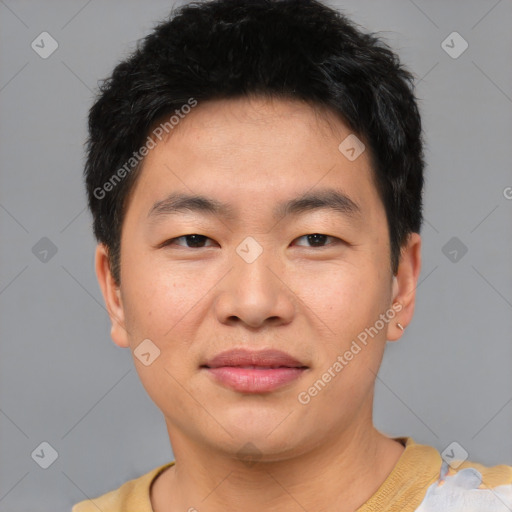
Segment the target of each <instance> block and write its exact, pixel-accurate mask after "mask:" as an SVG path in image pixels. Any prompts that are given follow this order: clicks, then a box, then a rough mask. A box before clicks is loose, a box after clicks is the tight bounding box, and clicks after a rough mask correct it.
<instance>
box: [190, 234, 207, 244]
mask: <svg viewBox="0 0 512 512" xmlns="http://www.w3.org/2000/svg"><path fill="white" fill-rule="evenodd" d="M187 239H188V242H190V240H191V239H192V243H191V244H190V243H189V245H192V246H193V247H201V246H202V244H204V241H205V236H204V235H187Z"/></svg>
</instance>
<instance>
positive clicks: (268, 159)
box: [96, 97, 421, 512]
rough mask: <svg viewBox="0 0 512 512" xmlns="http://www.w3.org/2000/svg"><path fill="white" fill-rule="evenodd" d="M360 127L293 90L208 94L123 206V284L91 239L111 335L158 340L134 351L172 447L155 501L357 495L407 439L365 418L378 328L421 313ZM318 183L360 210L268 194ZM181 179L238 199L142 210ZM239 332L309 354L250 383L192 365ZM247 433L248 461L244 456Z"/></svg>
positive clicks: (294, 507)
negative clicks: (142, 356) (253, 246)
mask: <svg viewBox="0 0 512 512" xmlns="http://www.w3.org/2000/svg"><path fill="white" fill-rule="evenodd" d="M350 133H351V132H350V130H349V129H348V128H347V126H346V125H345V124H344V123H343V122H342V121H341V120H340V119H339V118H337V117H335V116H334V115H333V114H332V113H330V112H328V111H323V110H320V109H316V110H313V109H312V107H311V106H308V105H306V104H304V103H301V102H298V101H293V100H289V101H287V100H282V99H280V100H269V99H263V98H257V97H254V98H251V99H249V98H242V99H237V100H216V101H210V102H204V103H200V104H199V105H198V106H197V107H195V108H194V109H193V110H192V111H191V112H190V113H189V114H188V115H187V116H186V118H185V119H183V120H182V121H180V124H179V125H178V126H177V127H176V129H175V130H173V131H172V132H171V134H170V136H169V137H167V138H166V139H164V140H162V141H161V142H159V143H158V145H157V146H156V147H155V148H154V149H153V150H151V151H150V153H149V154H148V155H147V157H146V158H145V161H144V165H143V169H142V174H141V176H140V179H139V181H138V182H137V184H136V187H135V189H134V192H133V195H132V196H131V199H130V202H129V205H128V209H127V214H126V217H125V220H124V224H123V231H122V237H121V285H120V288H117V287H116V286H115V284H114V281H113V279H112V276H111V274H110V267H109V261H108V254H107V251H106V248H105V247H104V246H103V245H102V244H99V245H98V247H97V250H96V272H97V276H98V280H99V284H100V287H101V290H102V292H103V295H104V298H105V302H106V305H107V308H108V310H109V314H110V317H111V321H112V330H111V335H112V339H113V340H114V342H115V343H116V344H117V345H118V346H120V347H129V348H130V349H131V350H132V351H133V350H135V348H136V347H137V346H138V345H139V344H140V343H141V342H142V340H144V339H147V338H149V339H150V340H152V342H153V343H154V344H155V345H156V346H157V347H158V348H159V349H160V355H159V357H157V358H156V359H155V360H154V362H152V363H151V364H150V365H149V366H145V365H144V364H142V363H141V361H139V359H138V358H137V357H134V364H135V367H136V369H137V372H138V374H139V376H140V379H141V381H142V384H143V385H144V387H145V389H146V390H147V392H148V394H149V396H150V397H151V398H152V400H153V401H154V402H155V403H156V405H157V406H158V407H159V408H160V409H161V411H162V413H163V414H164V417H165V421H166V425H167V430H168V433H169V439H170V442H171V445H172V448H173V452H174V455H175V460H176V465H175V466H173V467H171V468H169V469H167V470H166V471H164V472H163V473H162V474H161V475H160V477H159V478H157V479H156V481H155V483H154V485H153V487H152V490H151V501H152V506H153V509H154V510H155V512H174V511H178V510H180V511H185V510H189V509H190V508H191V507H195V508H196V509H197V510H200V511H201V512H203V511H204V512H208V511H225V510H245V511H261V510H280V511H303V510H316V511H337V512H340V511H352V510H355V509H356V508H357V507H359V506H361V505H362V504H363V503H364V502H365V501H366V500H367V499H368V498H370V496H372V494H374V493H375V492H376V491H377V489H378V488H379V486H380V485H381V484H382V482H383V481H384V480H385V478H386V477H387V476H388V475H389V473H390V472H391V471H392V469H393V467H394V466H395V464H396V463H397V461H398V459H399V458H400V456H401V455H402V453H403V450H404V448H403V446H402V445H401V444H400V443H398V442H397V441H395V440H393V439H391V438H389V437H387V436H385V435H384V434H382V433H381V432H379V431H378V430H377V429H376V428H375V427H374V426H373V421H372V407H373V394H374V385H375V379H376V374H377V372H378V369H379V366H380V363H381V360H382V356H383V352H384V348H385V345H386V341H387V340H388V341H395V340H397V339H399V338H400V336H401V335H402V331H401V330H400V329H399V328H398V327H397V325H396V324H397V322H400V323H401V324H402V325H403V326H407V325H408V324H409V323H410V321H411V319H412V316H413V312H414V304H415V288H416V285H417V280H418V276H419V273H420V267H421V255H420V250H421V238H420V236H419V234H417V233H413V234H412V235H411V236H410V238H409V241H408V243H407V245H406V246H404V247H403V250H402V255H401V260H400V266H399V270H398V273H397V275H396V276H395V278H394V277H393V275H392V273H391V270H390V253H389V235H388V226H387V221H386V216H385V211H384V207H383V204H382V202H381V201H380V198H379V196H378V194H377V190H376V188H375V186H374V182H373V179H372V171H371V167H370V161H369V155H368V151H364V152H363V153H362V154H361V155H360V156H359V157H358V158H357V159H356V160H354V161H349V160H348V159H347V158H345V156H344V155H343V154H342V153H341V152H340V151H339V150H338V145H339V144H340V142H341V141H342V140H343V139H344V138H345V137H347V136H348V135H349V134H350ZM320 188H334V189H336V190H338V191H343V192H344V193H345V194H346V195H348V196H349V197H350V198H351V199H352V200H353V201H355V202H356V203H357V204H358V205H359V206H360V208H361V212H362V213H361V218H360V219H357V218H355V217H350V216H348V215H342V214H339V213H337V212H335V211H332V210H328V209H322V210H318V211H309V212H307V213H304V214H302V215H298V216H289V217H286V218H283V219H280V220H277V221H276V220H275V219H274V218H273V217H272V210H273V208H274V206H275V204H276V203H278V202H280V201H283V200H288V199H292V198H296V197H299V196H301V195H302V194H304V193H305V192H308V191H315V190H319V189H320ZM176 191H177V192H185V193H194V194H201V195H205V196H209V197H213V198H215V199H217V200H220V201H222V202H226V203H229V205H231V207H232V210H233V212H234V213H236V214H237V215H238V217H237V218H232V219H224V218H219V217H217V216H208V215H204V214H201V213H198V212H188V213H182V214H173V215H169V216H167V217H165V218H162V219H160V222H159V223H155V224H153V225H151V224H150V223H148V220H147V214H148V211H149V210H150V208H151V206H152V205H153V203H154V202H156V201H158V200H161V199H163V198H164V197H165V196H166V195H167V194H169V193H170V192H176ZM315 233H320V234H325V235H329V237H327V238H325V239H323V241H321V242H320V246H318V247H317V246H315V245H314V241H313V242H311V240H309V239H308V238H307V237H305V235H308V234H315ZM188 234H201V235H205V236H206V237H208V239H206V240H207V241H206V242H204V244H203V245H204V246H203V247H199V248H197V247H194V245H193V243H192V244H191V243H190V241H187V239H184V238H179V239H178V240H174V242H173V243H172V244H171V245H170V246H167V247H161V248H158V245H159V244H161V243H162V242H164V241H166V240H169V239H176V238H177V237H182V236H183V235H188ZM247 236H251V237H253V238H254V239H255V240H256V241H257V242H258V243H259V244H260V246H261V248H262V250H263V252H262V254H261V255H260V256H259V257H258V258H257V259H256V260H255V261H253V262H252V263H247V262H246V261H245V260H244V259H242V258H241V257H240V256H239V254H238V253H237V252H236V248H237V246H238V245H239V244H240V242H241V241H242V240H244V239H245V238H246V237H247ZM330 237H335V238H330ZM338 239H339V241H338V243H332V245H331V242H335V241H336V240H338ZM393 303H400V304H401V305H402V309H401V311H400V312H398V313H397V314H396V316H395V317H394V318H393V319H392V320H391V321H389V322H387V323H386V324H385V327H384V328H382V329H381V330H380V331H379V332H378V335H376V336H374V337H373V338H369V342H368V344H367V346H365V347H364V348H363V349H362V350H361V351H360V352H359V353H358V354H357V355H355V356H354V358H353V359H352V360H351V361H349V363H348V364H347V365H346V366H345V367H344V368H343V370H342V371H341V372H339V374H337V376H336V377H335V378H332V380H331V381H330V382H329V383H328V384H327V385H326V386H325V387H324V388H323V389H322V390H321V392H319V393H318V394H317V395H316V396H315V397H313V398H311V401H310V402H309V403H308V404H305V405H304V404H302V403H300V402H299V401H298V399H297V397H298V394H299V393H300V392H302V391H305V390H307V389H308V388H309V387H310V386H311V385H312V384H313V383H314V382H315V381H317V380H318V379H319V378H320V377H321V376H322V374H324V373H325V372H326V371H327V369H328V368H329V367H332V365H333V363H334V362H335V361H336V358H337V357H338V356H339V355H340V354H344V353H345V351H346V350H347V349H349V347H350V344H351V342H352V341H353V340H355V339H356V338H357V335H358V334H359V333H361V332H362V331H364V329H365V328H368V327H370V326H372V325H374V324H375V322H376V320H377V319H378V318H379V315H380V314H382V313H385V312H386V311H387V310H389V309H390V308H391V305H392V304H393ZM239 347H247V348H250V349H263V348H276V349H280V350H283V351H285V352H288V353H290V354H291V355H292V356H293V357H295V358H296V359H298V360H299V361H301V362H302V363H303V364H304V365H306V366H308V370H306V371H305V372H304V373H303V374H302V375H301V377H299V378H298V379H297V380H295V381H292V382H291V383H289V384H287V385H286V386H284V387H282V388H280V389H278V390H276V391H272V392H270V393H260V394H252V395H249V394H244V393H240V392H237V391H234V390H232V389H229V388H227V387H224V386H222V385H220V384H218V383H217V382H215V381H214V380H213V379H212V378H211V376H210V375H208V374H207V372H205V371H204V370H201V369H200V368H199V367H200V365H201V364H204V363H205V361H206V360H207V359H209V358H211V357H213V356H214V355H216V354H218V353H220V352H222V351H224V350H227V349H231V348H239ZM247 443H251V445H250V446H252V452H251V449H248V448H247V447H246V448H245V451H246V452H247V451H248V452H250V453H245V456H246V457H248V458H249V460H250V458H251V456H252V457H253V459H254V460H253V463H252V464H251V463H247V460H248V459H247V458H245V459H243V460H242V459H241V458H240V453H241V452H240V451H241V450H242V449H243V447H244V446H246V445H247ZM251 454H252V455H251Z"/></svg>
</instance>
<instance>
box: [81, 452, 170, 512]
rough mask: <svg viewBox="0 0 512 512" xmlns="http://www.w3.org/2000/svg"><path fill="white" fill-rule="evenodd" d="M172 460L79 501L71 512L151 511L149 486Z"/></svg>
mask: <svg viewBox="0 0 512 512" xmlns="http://www.w3.org/2000/svg"><path fill="white" fill-rule="evenodd" d="M173 464H174V461H173V462H168V463H166V464H164V465H162V466H159V467H157V468H155V469H152V470H151V471H148V472H147V473H145V474H144V475H142V476H140V477H138V478H134V479H133V480H129V481H128V482H125V483H124V484H123V485H121V487H119V488H118V489H115V490H113V491H110V492H107V493H106V494H103V495H101V496H99V497H97V498H92V499H88V500H85V501H81V502H80V503H77V504H75V505H74V506H73V508H72V510H71V512H98V510H101V511H102V512H122V511H125V510H137V511H138V512H152V508H151V498H150V488H151V484H152V483H153V481H154V480H155V479H156V477H157V476H158V475H159V474H160V473H162V472H163V471H164V470H165V469H167V468H168V467H169V466H172V465H173Z"/></svg>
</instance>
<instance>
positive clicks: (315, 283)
mask: <svg viewBox="0 0 512 512" xmlns="http://www.w3.org/2000/svg"><path fill="white" fill-rule="evenodd" d="M299 276H300V277H299ZM380 286H381V281H379V279H378V275H377V272H376V270H375V268H372V266H370V265H365V264H364V261H363V258H360V260H359V262H358V263H357V265H354V264H349V263H347V262H343V263H342V264H337V265H324V266H321V265H317V266H316V267H315V270H314V272H311V271H307V270H305V271H304V272H302V273H300V274H297V277H296V278H295V281H294V282H293V284H292V285H291V286H290V288H292V289H293V290H294V291H295V290H297V295H298V296H299V297H300V299H301V300H302V301H303V302H304V304H305V305H306V306H307V307H308V308H310V310H311V311H312V312H313V313H314V314H315V315H316V316H317V317H318V319H319V320H321V321H322V322H323V323H324V324H325V326H326V327H329V328H330V330H331V331H334V333H336V335H340V336H342V337H345V336H347V335H349V334H350V333H351V332H353V331H354V329H358V328H360V326H361V324H362V323H364V322H365V321H366V320H367V319H370V318H371V316H372V314H374V313H376V312H377V311H378V309H379V307H380V305H381V302H382V299H381V294H382V290H381V289H380V288H379V287H380ZM306 310H307V309H306ZM377 315H378V313H377ZM331 334H333V333H332V332H331Z"/></svg>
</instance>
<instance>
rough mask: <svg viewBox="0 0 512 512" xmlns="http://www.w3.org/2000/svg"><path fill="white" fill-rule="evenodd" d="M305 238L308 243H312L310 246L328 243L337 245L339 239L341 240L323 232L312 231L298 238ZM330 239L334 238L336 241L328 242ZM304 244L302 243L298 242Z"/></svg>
mask: <svg viewBox="0 0 512 512" xmlns="http://www.w3.org/2000/svg"><path fill="white" fill-rule="evenodd" d="M302 238H304V239H305V240H306V241H307V243H308V244H311V245H310V247H326V246H328V245H335V244H336V243H337V242H338V241H341V240H340V239H339V238H336V237H334V236H329V235H323V234H321V233H312V234H310V235H303V236H301V237H299V238H297V240H300V239H302ZM328 239H331V240H334V242H330V243H326V241H327V240H328ZM298 245H302V244H298Z"/></svg>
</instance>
